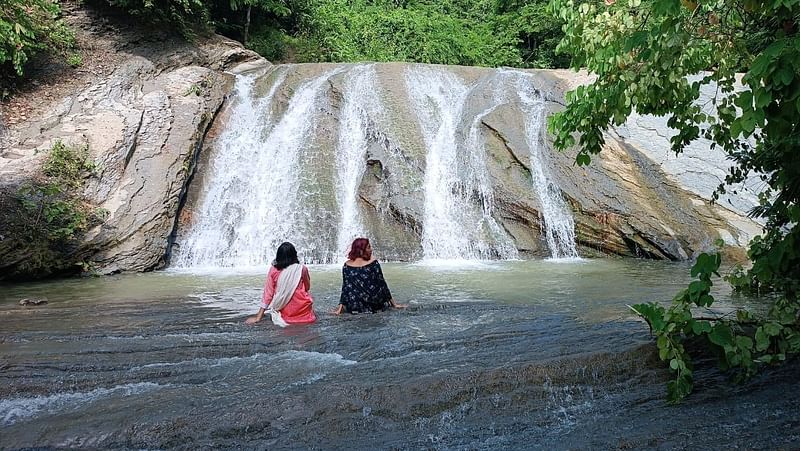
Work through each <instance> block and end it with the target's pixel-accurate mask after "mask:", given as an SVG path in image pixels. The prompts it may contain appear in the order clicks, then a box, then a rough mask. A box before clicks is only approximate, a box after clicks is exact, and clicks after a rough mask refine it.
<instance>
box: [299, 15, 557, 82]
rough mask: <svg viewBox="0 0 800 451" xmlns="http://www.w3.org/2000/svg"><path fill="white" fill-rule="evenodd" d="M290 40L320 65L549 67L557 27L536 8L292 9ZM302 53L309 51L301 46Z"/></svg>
mask: <svg viewBox="0 0 800 451" xmlns="http://www.w3.org/2000/svg"><path fill="white" fill-rule="evenodd" d="M292 8H293V15H292V17H295V18H296V20H297V24H296V26H297V33H296V36H297V37H298V38H300V39H302V40H303V41H304V42H306V43H309V42H310V43H313V44H312V45H311V46H315V47H317V48H318V49H319V51H318V52H310V53H311V55H312V56H313V55H314V54H318V55H320V58H318V60H323V61H365V60H368V61H415V62H424V63H442V64H466V65H480V66H501V65H506V66H515V67H520V66H525V67H550V66H552V65H555V64H558V63H561V64H563V63H564V62H565V61H564V59H563V58H560V59H559V58H557V57H555V56H554V51H555V45H556V43H557V40H558V39H559V37H560V36H561V31H560V29H559V24H558V23H557V22H556V21H555V20H553V18H552V17H550V16H548V15H547V14H546V12H545V10H546V3H545V1H544V0H539V1H504V0H478V1H474V2H463V1H457V0H446V1H433V0H417V1H402V2H401V1H367V0H306V1H305V2H301V1H296V2H293V6H292ZM306 47H309V45H308V44H307V45H306Z"/></svg>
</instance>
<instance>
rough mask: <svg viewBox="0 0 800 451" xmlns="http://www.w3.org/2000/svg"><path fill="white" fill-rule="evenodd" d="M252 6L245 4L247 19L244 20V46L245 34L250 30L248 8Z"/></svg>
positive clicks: (245, 41) (245, 42) (245, 43)
mask: <svg viewBox="0 0 800 451" xmlns="http://www.w3.org/2000/svg"><path fill="white" fill-rule="evenodd" d="M252 8H253V7H252V6H251V5H247V19H246V20H245V22H244V42H242V44H244V46H245V47H247V35H248V33H249V32H250V10H251V9H252Z"/></svg>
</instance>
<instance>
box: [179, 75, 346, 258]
mask: <svg viewBox="0 0 800 451" xmlns="http://www.w3.org/2000/svg"><path fill="white" fill-rule="evenodd" d="M342 70H343V69H341V68H340V69H334V70H331V71H328V72H326V73H324V74H322V75H320V76H318V77H316V78H314V79H311V80H309V81H307V82H305V83H303V84H302V85H301V86H299V87H298V88H297V89H296V90H295V91H294V95H293V96H292V97H291V99H290V101H289V105H288V108H287V109H286V112H285V113H284V114H283V116H282V117H281V119H280V121H278V122H277V123H275V124H274V125H273V123H272V122H273V121H272V119H273V118H272V116H271V114H270V112H269V111H270V105H271V104H272V98H273V96H274V95H275V93H276V92H277V90H278V88H279V87H280V85H281V84H282V83H283V81H284V80H285V77H286V74H285V72H281V73H279V74H278V75H276V76H275V80H274V81H273V84H272V87H271V88H270V90H269V92H268V93H267V95H266V96H264V97H263V98H262V99H261V100H259V101H254V100H253V95H252V90H253V84H254V81H255V79H254V78H253V77H241V76H240V77H238V78H237V81H236V97H237V101H238V103H237V105H236V106H235V107H234V109H233V111H232V113H231V117H232V118H235V121H236V122H233V121H232V122H231V125H233V124H234V123H235V124H236V125H235V126H229V127H227V128H226V129H225V131H224V132H223V134H222V135H221V136H220V139H219V142H218V144H217V146H218V148H219V149H221V150H222V151H219V152H216V157H215V158H214V160H213V161H212V163H211V168H210V172H211V173H213V174H214V178H213V179H212V181H211V183H210V185H209V186H208V187H207V190H208V191H207V192H206V194H205V196H204V197H203V198H201V202H200V207H199V209H198V211H197V214H196V215H197V217H198V221H197V222H196V223H195V224H194V226H193V227H192V229H191V231H190V233H189V235H188V237H187V238H186V240H185V243H184V244H183V246H181V248H179V249H178V252H177V258H176V260H175V262H174V265H175V266H193V267H197V266H240V267H241V266H244V267H246V266H262V265H264V264H265V263H268V262H269V261H271V260H272V258H274V252H275V249H276V248H277V246H278V245H279V244H280V243H281V242H283V241H286V240H288V241H292V242H293V243H295V244H296V245H298V247H299V248H308V247H303V245H304V244H305V242H306V241H307V240H308V239H309V237H306V236H303V235H304V234H303V233H302V232H298V227H297V225H298V220H299V219H301V218H300V215H301V213H300V211H301V210H302V209H303V207H304V205H302V202H300V200H301V193H299V190H300V183H299V182H300V180H299V166H300V161H299V160H300V153H301V152H302V150H303V147H304V146H306V145H307V144H308V142H309V141H310V139H311V135H312V131H313V129H314V126H315V121H316V116H317V115H316V114H315V112H316V109H317V107H318V105H317V102H318V98H319V97H320V93H321V92H322V88H323V86H324V85H325V83H326V82H327V81H328V79H329V78H330V77H332V76H333V75H334V74H336V73H338V72H341V71H342Z"/></svg>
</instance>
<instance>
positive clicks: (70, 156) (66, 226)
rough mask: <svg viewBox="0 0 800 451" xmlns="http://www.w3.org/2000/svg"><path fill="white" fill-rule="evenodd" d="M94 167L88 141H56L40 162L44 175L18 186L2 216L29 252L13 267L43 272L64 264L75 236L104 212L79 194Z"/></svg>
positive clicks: (29, 272)
mask: <svg viewBox="0 0 800 451" xmlns="http://www.w3.org/2000/svg"><path fill="white" fill-rule="evenodd" d="M93 170H94V165H93V164H92V163H91V161H90V160H89V155H88V147H87V146H85V145H84V146H67V145H65V144H63V143H62V142H60V141H58V142H56V143H55V144H54V145H53V147H52V148H51V149H50V153H49V155H48V156H47V159H46V161H45V163H44V165H43V169H42V172H43V173H44V177H43V179H41V180H39V181H36V182H34V183H30V184H26V185H23V186H22V187H20V189H19V190H18V191H17V193H16V196H15V204H16V205H15V207H14V208H11V209H9V210H10V212H9V215H8V217H7V218H6V219H7V220H12V221H13V223H12V224H10V225H9V229H10V230H12V231H13V233H12V234H11V236H13V237H15V238H16V239H19V240H22V241H23V243H20V244H21V245H22V246H23V248H24V249H26V253H27V255H28V258H26V259H25V260H24V261H23V263H22V266H21V267H19V268H17V272H19V273H21V274H36V273H40V274H43V275H46V274H48V273H50V272H52V271H53V269H54V268H56V269H63V268H59V266H64V265H69V262H68V260H69V258H68V254H69V253H70V252H71V250H72V246H73V244H74V242H75V240H76V239H77V238H78V237H79V236H80V234H81V233H83V232H85V231H86V230H87V229H88V228H89V227H90V226H92V225H94V224H96V223H98V222H100V221H101V220H102V219H103V217H104V215H105V214H104V212H103V211H100V210H92V209H91V208H90V207H88V206H87V205H86V204H85V203H84V202H83V201H82V199H81V197H80V195H79V191H80V189H81V188H82V187H83V186H84V183H85V180H86V177H88V176H89V175H90V174H91V173H92V171H93Z"/></svg>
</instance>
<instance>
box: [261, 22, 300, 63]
mask: <svg viewBox="0 0 800 451" xmlns="http://www.w3.org/2000/svg"><path fill="white" fill-rule="evenodd" d="M287 38H288V37H287V36H286V35H285V34H284V33H282V32H281V31H279V30H276V29H275V28H270V27H263V28H261V29H258V30H256V31H255V32H254V33H253V34H252V35H251V36H250V39H249V40H248V41H247V48H249V49H251V50H253V51H255V52H256V53H258V54H259V55H261V56H263V57H264V58H266V59H268V60H270V61H278V60H281V59H283V58H284V56H286V49H287ZM313 59H314V58H310V60H313ZM308 60H309V59H308V58H307V59H306V61H308Z"/></svg>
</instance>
